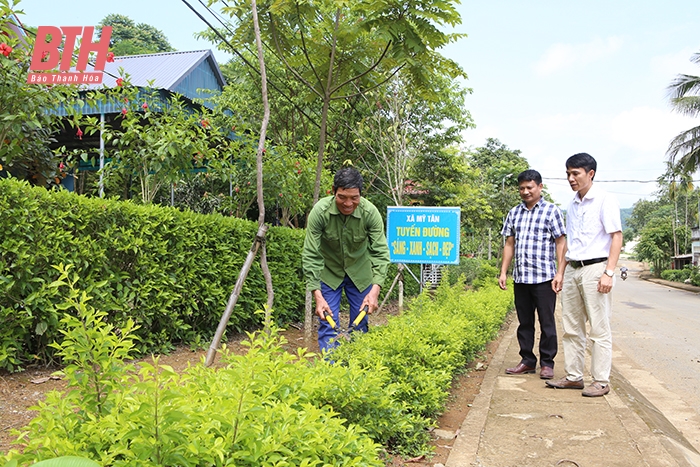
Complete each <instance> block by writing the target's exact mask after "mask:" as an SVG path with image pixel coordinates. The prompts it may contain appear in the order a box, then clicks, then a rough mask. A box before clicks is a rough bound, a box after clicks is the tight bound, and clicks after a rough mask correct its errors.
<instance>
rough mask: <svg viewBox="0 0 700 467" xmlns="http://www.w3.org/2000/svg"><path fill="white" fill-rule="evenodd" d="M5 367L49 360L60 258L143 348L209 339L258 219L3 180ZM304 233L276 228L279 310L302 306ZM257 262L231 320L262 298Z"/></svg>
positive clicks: (272, 253)
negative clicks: (129, 323) (128, 325)
mask: <svg viewBox="0 0 700 467" xmlns="http://www.w3.org/2000/svg"><path fill="white" fill-rule="evenodd" d="M0 206H2V216H0V322H2V323H3V325H2V326H0V369H7V370H10V371H12V370H16V369H18V368H19V367H21V365H23V364H24V363H26V362H27V361H44V362H46V361H50V360H51V359H52V358H53V351H52V349H51V348H50V347H48V343H49V342H52V341H53V340H55V339H56V338H57V337H58V334H57V328H58V317H57V314H56V312H55V311H54V305H55V304H56V303H57V301H58V300H59V298H58V297H57V296H56V291H55V290H53V289H51V288H49V287H47V286H48V284H50V283H51V282H52V281H54V280H55V279H56V277H58V272H57V271H56V269H54V268H53V267H52V266H54V265H57V264H59V263H67V264H72V265H73V268H74V269H73V270H74V271H75V272H76V273H77V274H78V275H79V276H80V278H81V288H82V289H83V290H86V291H88V292H89V293H90V295H92V296H93V297H94V301H95V303H96V304H97V306H98V307H99V308H100V309H102V310H104V311H106V312H107V314H108V320H109V321H110V322H112V323H114V324H116V325H117V326H121V325H123V323H124V322H125V321H126V319H127V318H131V319H133V320H134V321H135V322H136V324H137V325H139V326H140V328H139V331H138V337H139V341H138V342H137V347H138V350H139V351H140V352H142V353H143V352H152V351H154V352H160V351H167V350H169V349H171V348H172V347H173V345H174V344H176V343H187V344H191V345H200V344H203V343H206V342H208V340H209V339H210V338H211V336H212V335H213V332H214V330H215V329H216V327H217V325H218V322H219V319H220V317H221V314H222V312H223V310H224V308H225V306H226V302H227V300H228V297H229V294H230V293H231V290H232V289H233V286H234V284H235V281H236V277H237V275H238V273H239V271H240V268H241V265H242V263H243V261H244V260H245V257H246V255H247V253H248V251H249V249H250V246H251V244H252V242H253V238H254V235H255V232H256V230H257V225H256V223H253V222H249V221H245V220H242V219H238V218H232V217H223V216H220V215H200V214H194V213H191V212H182V211H179V210H177V209H172V208H168V207H161V206H142V205H136V204H133V203H131V202H123V201H115V200H104V199H94V198H85V197H82V196H78V195H76V194H74V193H69V192H65V191H59V192H55V191H53V192H50V191H47V190H45V189H43V188H33V187H30V186H29V185H28V184H27V183H24V182H19V181H16V180H10V179H2V180H0ZM303 235H304V232H303V231H297V230H292V229H287V228H275V227H273V228H271V229H270V230H269V231H268V234H267V254H268V261H269V263H270V269H271V271H272V275H273V285H274V287H275V305H274V308H275V310H276V312H277V316H276V319H277V320H278V321H279V322H282V323H284V322H288V321H299V320H301V319H302V316H303V309H302V307H303V303H304V283H303V280H302V275H301V245H302V242H303ZM266 296H267V293H266V290H265V284H264V279H263V276H262V271H261V269H260V265H259V261H256V262H255V264H254V265H253V267H252V269H251V271H250V274H249V276H248V278H247V280H246V283H245V286H244V287H243V292H242V295H241V297H240V298H239V301H238V304H237V305H236V309H235V310H234V314H233V316H232V317H231V321H230V323H229V329H232V330H235V331H242V330H247V329H252V328H253V327H254V326H255V325H257V324H258V322H259V317H258V316H256V315H255V313H254V311H255V310H256V309H258V308H259V307H260V306H261V304H263V303H264V302H265V301H266Z"/></svg>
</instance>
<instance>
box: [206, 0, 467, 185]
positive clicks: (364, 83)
mask: <svg viewBox="0 0 700 467" xmlns="http://www.w3.org/2000/svg"><path fill="white" fill-rule="evenodd" d="M222 3H223V4H224V6H223V8H222V10H223V11H224V12H225V13H226V14H228V15H230V17H231V18H232V20H233V21H234V22H235V25H234V26H233V27H232V28H227V29H223V30H222V31H220V33H221V34H222V35H223V36H225V37H227V40H228V41H229V44H232V45H233V46H234V47H235V48H236V49H237V50H238V49H239V48H240V49H243V48H245V47H246V45H247V44H249V43H250V42H251V38H252V37H253V35H252V23H251V21H250V14H249V8H248V5H247V2H244V1H229V2H222ZM261 13H262V14H263V15H264V16H265V17H266V19H267V20H266V21H265V22H264V23H263V24H262V25H261V26H262V28H263V30H262V35H263V39H264V41H265V43H266V45H267V46H268V48H269V49H270V50H272V51H274V53H275V54H276V56H277V59H278V60H280V61H281V62H282V63H283V64H284V66H285V68H286V70H287V73H289V74H290V75H291V76H293V77H294V79H296V80H297V81H298V82H299V83H301V84H302V86H303V89H304V92H305V99H306V102H307V103H311V102H314V101H315V103H314V104H312V106H313V107H315V108H317V109H319V110H320V118H319V121H318V123H319V127H320V129H319V140H318V152H317V170H316V173H317V183H316V186H315V190H314V199H317V197H318V194H319V182H320V176H321V173H322V169H323V164H324V154H325V151H326V149H327V145H328V141H327V137H329V138H330V141H331V143H332V142H334V141H333V138H332V136H333V135H330V134H329V115H330V111H331V106H332V105H333V103H334V102H337V101H339V102H340V103H341V104H339V105H341V106H342V105H349V106H352V105H353V102H352V99H353V98H357V96H359V95H361V94H362V93H364V92H367V91H369V90H372V89H375V88H376V87H378V86H381V85H382V84H384V83H385V82H387V81H388V80H389V79H390V78H391V77H392V76H394V75H395V74H396V73H398V71H399V70H401V69H404V68H405V69H406V72H407V76H408V77H410V80H411V84H412V85H413V86H414V89H415V91H416V92H421V93H424V94H425V95H426V96H427V95H430V94H431V92H432V88H431V86H430V84H431V78H432V77H433V76H436V75H440V76H445V75H449V76H451V77H452V78H455V77H457V76H464V72H463V71H462V70H461V68H460V67H459V66H458V65H457V64H456V63H455V62H453V61H451V60H448V59H446V58H444V57H442V56H441V55H440V54H438V53H437V52H436V51H437V49H439V48H440V47H442V46H444V45H446V44H448V43H449V42H452V41H454V40H456V39H457V38H458V37H459V35H457V34H447V33H444V32H442V31H440V30H439V26H443V25H450V26H454V25H455V24H457V23H458V22H459V21H460V17H459V14H458V13H457V11H456V9H455V2H454V0H452V1H450V0H411V1H408V2H406V1H398V0H396V1H389V2H383V3H377V2H373V1H364V0H361V1H357V2H346V1H341V0H322V1H319V2H309V1H308V0H307V1H298V0H281V1H277V2H274V3H272V4H267V5H265V6H261ZM209 38H210V39H214V37H213V36H209ZM214 40H216V39H214ZM433 96H434V97H437V96H435V95H434V94H433ZM337 141H338V140H337V139H336V140H335V142H336V143H337Z"/></svg>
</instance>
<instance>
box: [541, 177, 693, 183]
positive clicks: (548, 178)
mask: <svg viewBox="0 0 700 467" xmlns="http://www.w3.org/2000/svg"><path fill="white" fill-rule="evenodd" d="M542 179H543V180H568V179H567V178H556V177H542ZM595 181H596V182H600V183H659V180H658V179H655V180H598V179H596V180H595ZM690 182H693V183H695V182H700V180H690Z"/></svg>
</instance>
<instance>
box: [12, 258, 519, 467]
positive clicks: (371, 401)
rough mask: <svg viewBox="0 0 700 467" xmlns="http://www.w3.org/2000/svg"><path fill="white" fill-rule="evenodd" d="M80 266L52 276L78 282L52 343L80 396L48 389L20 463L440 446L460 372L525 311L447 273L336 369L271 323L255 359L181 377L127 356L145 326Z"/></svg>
mask: <svg viewBox="0 0 700 467" xmlns="http://www.w3.org/2000/svg"><path fill="white" fill-rule="evenodd" d="M70 270H71V267H68V266H67V267H65V268H62V267H59V268H57V271H58V273H59V278H58V280H56V281H55V282H53V283H52V284H51V288H52V289H54V291H55V292H56V291H57V290H58V289H63V290H65V289H66V288H67V292H64V294H65V295H66V299H65V300H64V301H63V302H61V303H59V304H58V305H57V307H56V312H57V313H65V314H64V316H63V318H62V319H63V320H64V322H65V331H64V339H63V340H62V342H61V343H55V344H52V345H54V346H55V347H56V349H57V350H58V351H59V353H60V355H61V356H62V357H63V358H64V361H66V362H67V363H68V364H67V366H66V368H65V370H64V372H65V375H66V380H67V381H68V389H67V392H66V393H65V394H61V393H59V392H51V393H48V394H47V397H46V400H45V401H42V402H40V403H39V404H38V406H37V407H35V409H36V410H38V411H39V414H38V416H37V417H36V418H35V419H34V420H32V421H31V422H30V424H29V426H28V427H26V428H25V429H23V430H22V431H21V432H15V433H16V434H19V435H20V440H19V441H20V442H22V443H24V449H23V452H21V453H20V452H18V451H16V450H13V451H11V452H10V453H8V455H7V456H6V457H5V460H6V461H7V460H12V461H17V462H19V463H20V465H27V464H28V463H30V462H33V461H36V460H41V459H49V458H53V457H56V456H83V457H88V458H90V459H93V460H96V461H98V462H100V463H101V464H102V465H111V466H147V465H148V466H150V465H183V466H199V465H202V466H205V465H206V466H210V465H229V464H233V463H235V465H238V466H259V465H297V466H304V465H308V466H311V465H343V466H377V467H379V466H381V465H383V464H382V462H381V461H380V460H379V455H380V454H381V446H380V444H379V443H381V444H383V445H384V447H385V448H386V449H389V450H390V451H392V452H398V453H403V454H407V455H417V454H419V453H426V452H428V451H429V446H428V441H429V439H430V436H429V433H428V428H429V427H431V426H433V424H434V420H435V417H436V416H437V414H439V413H440V412H441V411H442V410H443V409H444V404H445V401H446V398H447V394H448V391H449V387H450V384H451V381H452V378H453V377H454V375H455V374H456V373H458V372H460V371H462V370H463V369H464V366H465V363H467V362H468V361H469V360H470V359H472V358H473V356H474V355H475V354H476V353H477V352H478V351H480V350H481V349H483V347H484V345H485V344H486V342H488V340H490V339H492V338H493V337H494V336H495V335H496V333H497V332H498V329H499V328H500V325H501V323H502V321H503V318H504V317H505V314H506V313H507V311H508V310H509V309H510V308H511V307H512V294H509V293H506V292H503V291H501V290H499V289H498V288H497V287H496V286H493V285H487V286H484V287H483V288H482V289H481V290H479V291H478V292H474V291H469V292H467V291H465V290H464V287H463V286H462V285H461V283H459V284H457V285H454V286H450V285H449V284H448V283H447V281H444V282H443V284H441V285H440V286H439V287H438V289H437V290H435V291H430V292H429V291H426V292H425V293H423V294H421V295H420V296H419V297H417V298H416V299H415V300H413V301H412V302H411V303H410V304H409V307H408V310H407V311H406V312H405V313H404V314H403V315H401V316H396V317H393V318H392V319H391V320H390V321H389V323H388V324H387V325H386V326H382V327H376V328H373V330H372V332H370V333H367V334H360V335H357V336H356V338H355V339H353V340H352V341H350V342H348V343H344V344H342V345H341V346H339V347H338V348H337V349H336V350H335V351H334V352H333V354H332V358H333V359H334V360H335V361H336V364H331V363H329V362H328V361H327V360H324V359H319V358H315V356H314V355H313V354H309V353H307V352H306V351H305V350H304V349H299V350H298V351H297V354H296V355H293V354H290V353H288V352H286V351H285V350H284V346H285V344H286V341H285V340H284V338H283V336H281V335H280V334H279V332H278V329H277V328H276V327H275V326H273V325H271V324H270V323H269V322H267V323H266V332H258V333H252V334H249V340H248V341H247V342H245V343H244V345H246V346H247V347H248V352H247V353H246V354H245V355H236V354H233V353H230V352H228V350H227V349H225V348H224V349H223V350H222V354H223V356H222V358H221V361H222V362H223V363H224V367H223V368H218V369H216V368H208V367H204V366H203V365H197V366H192V367H190V368H188V369H187V370H186V371H184V372H183V373H182V374H178V373H176V372H175V371H173V369H172V368H170V367H167V366H164V365H159V364H158V360H157V359H155V360H154V361H153V362H152V363H149V362H142V363H139V364H138V365H137V366H135V367H131V366H130V365H127V364H125V363H124V360H125V359H126V358H129V356H130V355H131V354H132V353H133V351H134V350H135V348H134V346H133V342H134V341H135V339H136V337H135V336H134V335H133V331H134V330H135V328H134V325H133V323H129V324H128V325H127V326H126V327H124V328H122V329H119V330H115V328H113V327H112V326H111V325H110V324H109V323H107V322H105V321H104V318H106V314H105V313H104V312H101V311H96V310H95V309H94V308H93V307H92V305H91V304H90V303H91V297H90V296H89V295H88V294H86V293H85V292H81V291H79V290H77V289H76V281H77V277H76V276H75V275H74V274H73V275H72V276H71V274H70ZM69 276H70V277H69ZM57 295H60V294H58V293H57ZM431 297H432V298H431ZM132 368H133V369H132ZM135 369H138V373H136V371H134V370H135ZM2 460H3V458H2V457H0V461H2Z"/></svg>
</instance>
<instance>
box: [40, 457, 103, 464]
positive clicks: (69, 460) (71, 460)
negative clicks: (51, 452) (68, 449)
mask: <svg viewBox="0 0 700 467" xmlns="http://www.w3.org/2000/svg"><path fill="white" fill-rule="evenodd" d="M34 467H100V464H98V463H97V462H95V461H92V460H90V459H86V458H84V457H76V456H64V457H57V458H55V459H48V460H45V461H41V462H37V463H36V464H34Z"/></svg>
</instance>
